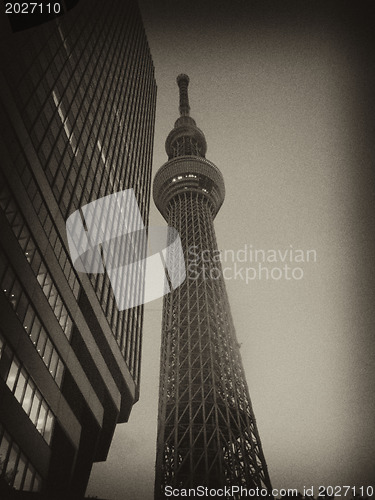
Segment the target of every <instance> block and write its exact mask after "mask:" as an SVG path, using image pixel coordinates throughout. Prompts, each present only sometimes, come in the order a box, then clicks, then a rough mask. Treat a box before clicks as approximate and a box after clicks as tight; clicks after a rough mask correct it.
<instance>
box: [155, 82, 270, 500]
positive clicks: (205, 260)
mask: <svg viewBox="0 0 375 500" xmlns="http://www.w3.org/2000/svg"><path fill="white" fill-rule="evenodd" d="M177 83H178V86H179V91H180V106H179V109H180V117H179V118H178V119H177V121H176V123H175V125H174V128H173V129H172V131H171V132H170V134H169V135H168V137H167V140H166V152H167V154H168V161H167V162H166V163H165V164H164V165H163V166H162V167H161V168H160V169H159V171H158V172H157V174H156V176H155V180H154V186H153V195H154V200H155V203H156V206H157V208H158V209H159V211H160V212H161V213H162V215H163V217H164V218H165V219H166V221H167V222H168V225H169V226H173V227H174V228H175V229H176V230H177V231H178V232H179V234H180V237H181V242H182V247H183V250H184V256H185V263H186V270H187V276H186V280H185V282H184V283H183V284H182V285H181V286H180V287H179V288H177V289H176V290H173V291H172V292H171V293H170V294H169V295H167V296H165V298H164V305H163V325H162V346H161V363H160V366H161V373H160V392H159V414H158V438H157V458H156V482H155V497H156V498H164V493H163V492H164V488H165V487H166V486H172V487H177V488H191V487H197V486H206V487H213V488H220V487H224V486H228V487H230V486H238V487H241V486H243V487H246V488H256V487H259V488H265V489H267V490H270V488H271V484H270V479H269V476H268V472H267V466H266V462H265V459H264V455H263V451H262V447H261V442H260V438H259V434H258V430H257V427H256V423H255V418H254V413H253V410H252V406H251V402H250V397H249V392H248V388H247V384H246V380H245V375H244V371H243V367H242V362H241V357H240V353H239V346H238V343H237V340H236V335H235V331H234V326H233V322H232V317H231V313H230V307H229V302H228V297H227V294H226V289H225V284H224V279H223V276H222V272H221V266H220V263H219V262H217V258H216V259H215V255H217V253H218V252H217V243H216V237H215V231H214V224H213V221H214V218H215V216H216V214H217V212H218V210H219V209H220V206H221V205H222V203H223V201H224V195H225V188H224V180H223V177H222V175H221V173H220V171H219V169H218V168H217V167H216V166H215V165H214V164H213V163H211V162H210V161H208V160H207V159H206V158H205V154H206V150H207V145H206V140H205V137H204V134H203V132H202V131H201V130H200V129H199V128H198V127H197V126H196V123H195V121H194V120H193V118H191V117H190V114H189V112H190V106H189V100H188V84H189V78H188V76H187V75H179V76H178V77H177ZM174 258H175V257H174V256H173V255H170V256H169V265H170V266H174V265H175V266H176V267H177V264H176V262H174ZM236 497H238V494H237V496H236V494H235V495H234V498H236ZM231 498H233V497H231Z"/></svg>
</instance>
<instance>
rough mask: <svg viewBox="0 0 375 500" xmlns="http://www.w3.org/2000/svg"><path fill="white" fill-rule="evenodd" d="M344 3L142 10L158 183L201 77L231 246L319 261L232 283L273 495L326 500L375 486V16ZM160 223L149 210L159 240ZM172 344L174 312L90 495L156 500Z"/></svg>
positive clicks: (363, 6)
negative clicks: (181, 92) (183, 80)
mask: <svg viewBox="0 0 375 500" xmlns="http://www.w3.org/2000/svg"><path fill="white" fill-rule="evenodd" d="M352 3H354V2H352ZM370 3H371V2H369V5H370ZM346 5H347V2H340V3H338V2H337V5H336V2H335V3H334V2H330V1H329V0H328V1H326V2H324V3H323V2H319V1H314V2H312V1H310V0H299V1H298V2H297V1H296V2H287V1H283V2H280V1H276V0H274V1H266V0H262V1H256V2H254V1H251V0H246V1H245V0H234V1H232V2H229V1H228V2H223V1H221V0H217V1H215V2H211V1H209V2H207V1H203V2H202V1H201V2H199V1H198V0H191V1H189V2H187V1H182V0H165V1H162V0H141V8H142V14H143V18H144V24H145V28H146V33H147V36H148V40H149V44H150V48H151V53H152V56H153V60H154V64H155V69H156V81H157V85H158V100H157V118H156V133H155V145H154V171H155V172H156V171H157V169H158V168H159V167H160V166H161V165H162V164H163V163H164V162H165V161H166V160H167V157H166V154H165V150H164V142H165V139H166V137H167V135H168V133H169V131H170V130H171V128H172V127H173V124H174V122H175V120H176V119H177V118H178V88H177V85H176V76H177V75H178V74H179V73H182V72H183V73H187V74H188V75H189V77H190V86H189V97H190V106H191V115H192V116H193V118H194V119H195V120H196V122H197V125H198V127H200V128H201V129H202V130H203V132H204V133H205V135H206V139H207V143H208V151H207V155H206V156H207V158H208V159H209V160H211V161H213V162H214V163H215V164H216V165H217V166H218V167H219V168H220V170H221V172H222V173H223V176H224V179H225V184H226V200H225V202H224V204H223V206H222V208H221V210H220V212H219V214H218V215H217V217H216V220H215V228H216V232H217V238H218V244H219V248H220V249H222V250H225V249H229V250H233V251H234V252H237V251H238V250H241V249H244V248H245V246H246V245H247V248H248V249H249V248H251V247H250V246H251V245H252V248H253V249H261V250H265V251H267V250H275V251H276V252H278V251H280V252H282V255H283V254H284V253H285V250H287V249H292V250H297V249H300V250H303V252H306V251H307V250H315V252H316V262H313V261H311V262H302V263H301V262H299V263H296V262H293V261H292V262H290V258H289V257H290V256H289V254H288V260H287V263H288V265H289V266H290V267H291V268H294V267H299V268H301V269H302V272H303V276H302V279H291V280H287V279H285V278H281V279H280V280H275V279H268V280H267V279H265V272H264V273H263V275H262V279H259V277H257V278H256V279H253V280H251V281H249V282H248V283H246V281H245V280H244V279H241V277H240V276H237V279H228V280H227V281H226V285H227V289H228V294H229V300H230V303H231V309H232V314H233V318H234V323H235V326H236V331H237V336H238V340H239V342H240V343H241V344H242V347H241V354H242V358H243V364H244V368H245V372H246V376H247V381H248V385H249V389H250V396H251V399H252V403H253V408H254V412H255V416H256V419H257V424H258V429H259V432H260V436H261V440H262V444H263V450H264V454H265V457H266V461H267V464H268V469H269V474H270V477H271V481H272V484H273V486H274V487H275V488H298V489H300V490H302V488H303V486H308V487H310V486H312V485H314V486H315V488H316V490H315V494H316V493H317V487H318V486H319V485H333V486H336V485H350V486H357V487H358V486H361V485H364V486H367V485H370V484H373V485H374V483H375V466H374V463H375V437H374V436H375V433H374V427H375V403H374V380H375V348H374V347H375V346H374V299H375V293H374V250H375V248H374V247H375V244H374V234H375V232H374V229H375V228H374V195H375V182H374V146H373V143H374V128H375V127H374V122H373V117H374V112H375V109H374V108H375V106H374V98H373V92H374V88H375V85H374V84H375V77H374V75H375V71H374V69H375V64H374V58H373V48H372V46H373V42H374V39H373V38H374V35H373V33H374V31H375V30H374V27H375V26H374V17H373V12H372V11H371V10H370V7H368V6H367V3H365V2H355V6H356V8H355V9H354V8H353V10H351V9H349V8H348V7H347V6H346ZM162 221H163V220H162V218H161V216H160V215H159V214H158V213H157V210H156V208H155V207H154V205H153V204H152V208H151V219H150V224H152V225H157V224H160V223H162ZM240 255H241V254H240ZM248 259H249V256H248ZM223 265H224V267H228V268H229V270H228V272H227V276H228V277H229V278H230V277H232V278H234V263H233V262H232V261H227V262H224V263H223ZM237 265H238V266H243V267H255V268H256V269H258V267H257V266H258V264H257V263H254V262H249V260H248V261H247V262H245V263H240V262H237ZM283 265H284V264H283ZM265 266H266V267H267V268H268V270H269V272H270V271H271V270H272V268H273V267H282V265H281V263H280V262H278V263H266V264H265ZM252 273H253V272H252ZM276 274H277V273H276ZM296 275H298V276H301V272H300V271H298V273H297V274H296ZM252 276H254V275H253V274H252ZM160 336H161V300H159V301H156V302H153V303H150V304H148V305H147V307H146V311H145V331H144V341H143V359H142V384H141V397H140V401H139V402H138V403H137V404H136V405H135V407H134V409H133V411H132V414H131V416H130V421H129V423H127V424H123V425H119V426H118V427H117V430H116V434H115V437H114V441H113V444H112V448H111V452H110V455H109V458H108V460H107V462H106V463H103V464H98V465H95V466H94V469H93V474H92V478H91V482H90V486H89V489H88V493H89V494H91V495H98V496H101V497H103V498H106V499H108V500H127V499H129V500H130V499H131V500H148V499H150V500H151V499H152V498H153V481H154V463H155V441H156V418H157V417H156V414H157V413H156V412H157V391H158V372H159V349H160Z"/></svg>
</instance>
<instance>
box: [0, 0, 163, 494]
mask: <svg viewBox="0 0 375 500" xmlns="http://www.w3.org/2000/svg"><path fill="white" fill-rule="evenodd" d="M43 4H44V3H43ZM68 4H69V5H70V6H72V4H76V5H75V6H73V7H72V8H71V9H70V10H69V12H67V13H65V14H63V15H61V16H60V17H58V18H57V19H54V20H50V21H49V22H45V23H42V24H40V25H38V26H35V27H33V28H30V29H26V30H21V31H18V32H16V33H12V32H11V29H10V25H9V22H8V21H9V20H8V19H7V17H6V16H5V14H4V12H2V13H0V26H1V29H0V33H1V35H0V37H1V39H2V40H1V41H2V43H1V44H0V61H1V71H0V152H1V158H2V161H1V167H0V234H1V237H0V287H1V288H0V313H1V324H0V497H1V498H6V497H5V494H4V493H3V491H2V488H4V489H5V490H6V489H9V488H15V489H17V490H21V491H41V492H44V493H45V494H46V498H47V497H48V498H51V499H52V498H54V493H55V492H56V493H61V494H62V495H63V497H64V498H68V497H69V498H75V495H77V496H80V495H82V494H83V493H84V491H85V489H86V485H87V482H88V479H89V474H90V471H91V468H92V464H93V462H98V461H103V460H105V459H106V457H107V454H108V450H109V447H110V445H111V441H112V437H113V433H114V430H115V426H116V424H117V423H122V422H126V421H127V420H128V418H129V414H130V412H131V409H132V406H133V404H134V403H135V402H136V401H137V399H138V394H139V374H140V351H141V340H142V339H141V334H142V321H143V307H142V306H138V307H134V308H131V309H127V310H124V311H119V310H118V308H117V304H116V300H115V297H114V293H113V290H112V287H111V283H110V279H109V277H108V274H107V273H97V274H94V273H92V274H85V273H83V272H78V271H77V270H76V269H75V268H74V266H73V263H72V260H71V258H70V254H69V248H68V241H67V230H66V221H67V219H68V217H69V216H70V215H71V214H72V213H77V210H81V209H82V207H83V206H84V205H87V204H89V203H91V202H93V201H95V200H98V199H101V198H103V197H105V196H107V195H108V196H109V195H112V194H113V193H116V192H119V191H122V190H126V189H130V188H131V189H133V190H134V195H135V197H136V200H137V204H138V206H139V211H140V213H141V215H142V219H143V222H144V224H147V222H148V212H149V201H150V192H151V159H152V147H153V133H154V118H155V104H156V84H155V78H154V67H153V63H152V59H151V55H150V50H149V47H148V43H147V39H146V35H145V32H144V28H143V23H142V19H141V15H140V12H139V9H138V5H137V3H136V1H135V0H107V1H105V2H103V1H101V0H80V1H79V2H77V1H70V2H68ZM40 5H42V4H40ZM38 8H42V7H40V6H39V7H38ZM43 8H44V7H43ZM45 8H47V7H45ZM118 212H119V211H118ZM117 215H118V214H117ZM129 218H130V217H129ZM83 222H85V223H87V220H84V221H83ZM108 222H112V224H114V220H113V218H111V220H110V221H108ZM107 225H108V224H107ZM82 226H83V223H82ZM86 227H87V224H86ZM129 274H130V273H129ZM137 277H138V276H137V274H136V271H134V276H131V277H129V279H128V281H127V282H126V283H123V286H124V289H125V288H126V287H130V281H131V280H133V282H135V283H137V282H138V281H137ZM126 289H129V288H126ZM130 459H131V458H130V457H129V460H130ZM125 466H126V464H125Z"/></svg>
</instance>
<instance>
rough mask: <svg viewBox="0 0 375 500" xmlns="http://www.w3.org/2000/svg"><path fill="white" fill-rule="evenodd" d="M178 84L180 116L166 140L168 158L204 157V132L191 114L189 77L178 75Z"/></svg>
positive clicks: (205, 145)
mask: <svg viewBox="0 0 375 500" xmlns="http://www.w3.org/2000/svg"><path fill="white" fill-rule="evenodd" d="M177 85H178V87H179V90H180V106H179V109H180V116H179V118H178V119H177V120H176V122H175V124H174V127H173V129H172V130H171V132H170V133H169V135H168V137H167V140H166V142H165V149H166V151H167V154H168V158H169V159H172V158H176V157H177V156H199V157H202V158H204V157H205V154H206V151H207V143H206V138H205V137H204V133H203V132H202V131H201V130H200V129H199V128H198V127H197V124H196V123H195V120H193V118H192V117H191V116H190V105H189V96H188V86H189V77H188V76H187V75H185V74H181V75H178V77H177Z"/></svg>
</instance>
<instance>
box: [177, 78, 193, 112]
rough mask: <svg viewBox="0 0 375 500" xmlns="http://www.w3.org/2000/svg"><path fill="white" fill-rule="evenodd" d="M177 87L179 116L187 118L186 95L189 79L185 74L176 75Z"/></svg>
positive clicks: (187, 96) (187, 98)
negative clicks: (178, 91) (178, 90)
mask: <svg viewBox="0 0 375 500" xmlns="http://www.w3.org/2000/svg"><path fill="white" fill-rule="evenodd" d="M177 85H178V87H179V89H180V108H179V109H180V115H181V116H189V114H190V106H189V95H188V86H189V77H188V76H187V75H185V74H181V75H178V77H177Z"/></svg>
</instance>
